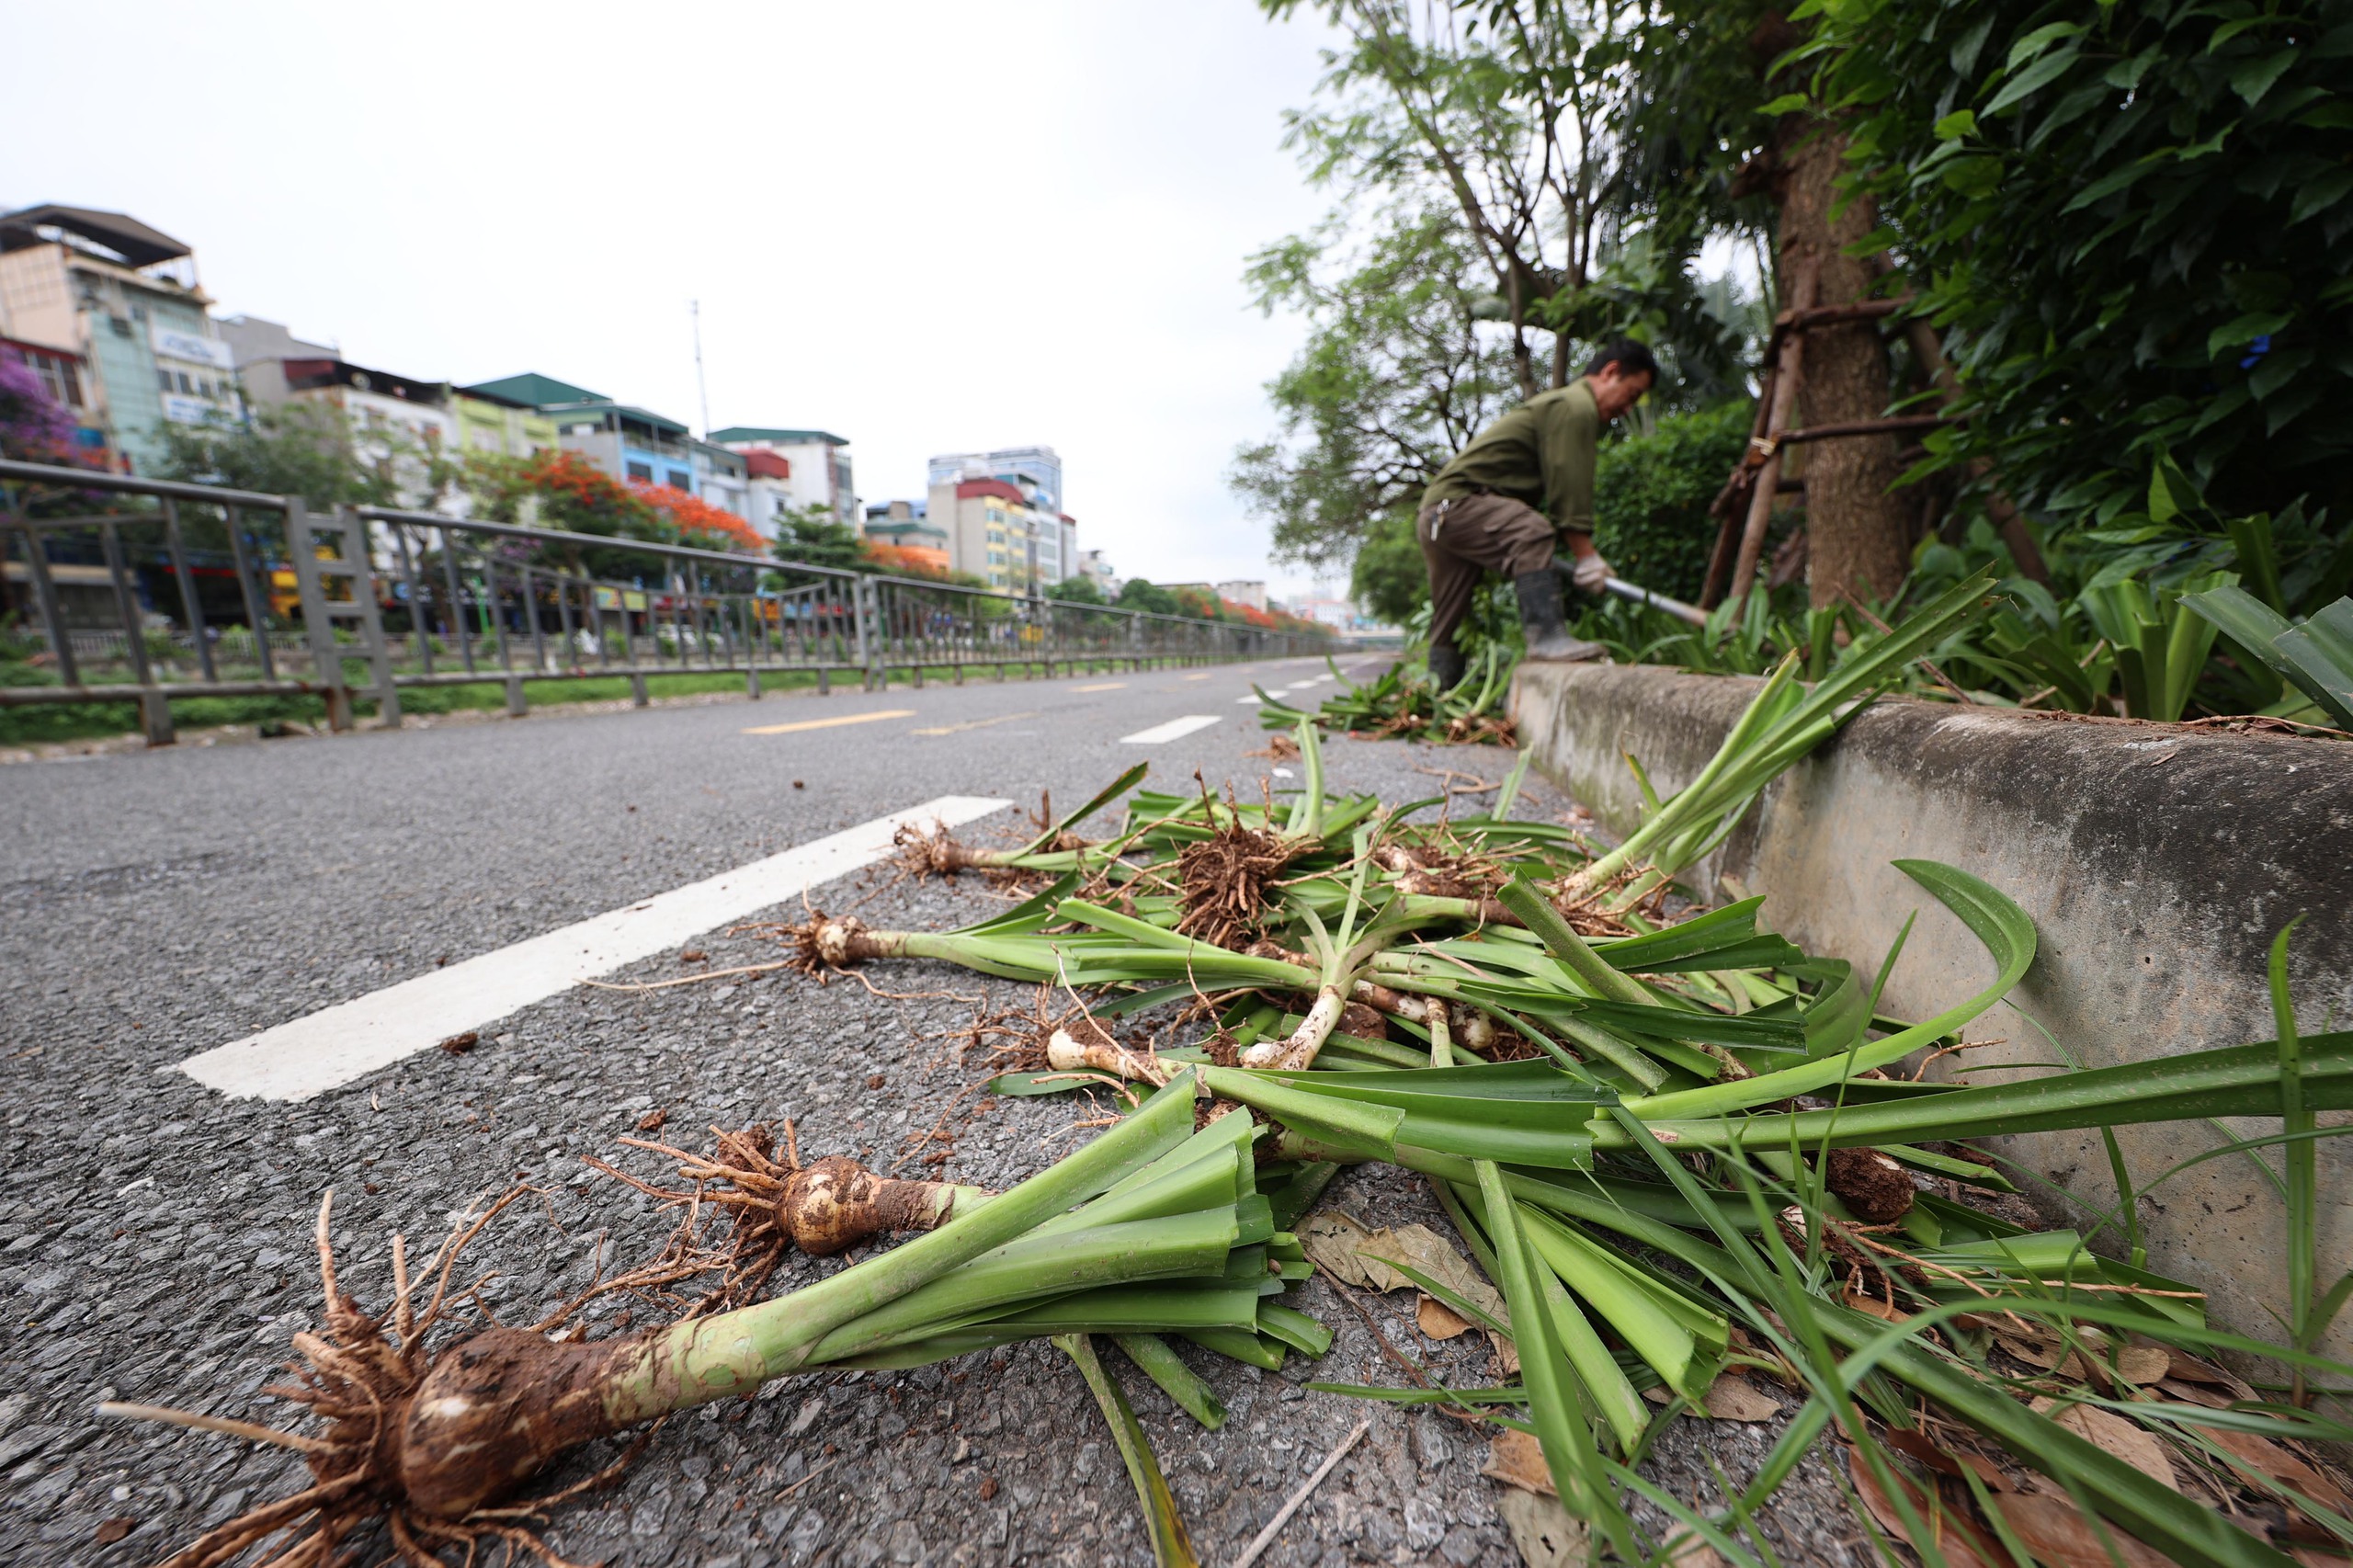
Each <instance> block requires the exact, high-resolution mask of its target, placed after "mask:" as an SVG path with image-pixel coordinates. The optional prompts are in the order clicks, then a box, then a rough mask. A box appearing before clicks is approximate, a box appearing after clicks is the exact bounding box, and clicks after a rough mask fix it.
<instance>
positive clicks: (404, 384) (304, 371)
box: [279, 359, 443, 405]
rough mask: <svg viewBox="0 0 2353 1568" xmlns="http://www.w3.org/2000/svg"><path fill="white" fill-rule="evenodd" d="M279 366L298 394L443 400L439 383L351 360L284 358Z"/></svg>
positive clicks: (425, 401) (438, 401)
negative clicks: (347, 391) (337, 390)
mask: <svg viewBox="0 0 2353 1568" xmlns="http://www.w3.org/2000/svg"><path fill="white" fill-rule="evenodd" d="M279 364H280V365H281V366H282V367H283V369H284V370H285V374H286V384H287V385H288V386H289V387H290V388H292V389H293V390H294V391H296V392H309V391H311V390H312V389H313V388H315V387H349V388H351V389H352V391H354V392H374V393H376V394H377V395H378V396H380V397H394V398H399V399H400V400H401V401H403V402H404V403H433V404H437V405H438V403H440V402H441V401H442V397H443V388H442V385H441V383H440V382H438V381H418V380H416V379H415V377H413V376H395V375H393V374H392V372H391V371H390V370H370V369H366V368H365V367H363V366H359V365H355V364H352V363H351V362H350V361H349V360H347V359H284V360H280V361H279Z"/></svg>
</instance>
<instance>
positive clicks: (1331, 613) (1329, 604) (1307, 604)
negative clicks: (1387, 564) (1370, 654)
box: [1281, 594, 1388, 631]
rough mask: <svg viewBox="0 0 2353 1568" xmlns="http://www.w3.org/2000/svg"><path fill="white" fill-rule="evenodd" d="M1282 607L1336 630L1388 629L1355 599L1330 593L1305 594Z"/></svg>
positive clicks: (1305, 618)
mask: <svg viewBox="0 0 2353 1568" xmlns="http://www.w3.org/2000/svg"><path fill="white" fill-rule="evenodd" d="M1281 608H1284V609H1285V610H1288V611H1289V612H1290V613H1291V614H1292V615H1295V616H1298V617H1299V618H1301V619H1303V620H1312V621H1314V622H1316V623H1317V624H1319V625H1322V626H1328V627H1330V628H1331V629H1332V630H1333V631H1386V630H1388V628H1385V627H1382V626H1381V625H1380V624H1379V623H1378V622H1377V621H1375V620H1374V619H1372V618H1371V617H1370V616H1368V615H1366V614H1365V613H1364V611H1363V610H1361V609H1359V608H1357V604H1356V601H1355V600H1353V599H1344V598H1340V597H1336V596H1334V595H1330V594H1303V595H1302V596H1301V597H1298V598H1295V599H1293V600H1291V601H1290V603H1289V604H1287V605H1284V606H1282V607H1281Z"/></svg>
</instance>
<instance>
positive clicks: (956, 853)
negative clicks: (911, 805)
mask: <svg viewBox="0 0 2353 1568" xmlns="http://www.w3.org/2000/svg"><path fill="white" fill-rule="evenodd" d="M891 842H892V845H893V846H896V848H897V849H898V852H899V853H898V863H899V868H900V869H902V870H904V871H905V872H906V873H907V874H908V875H910V876H913V877H915V878H916V879H917V880H918V881H920V880H921V879H922V878H925V877H952V876H954V875H956V873H957V872H959V871H966V870H971V869H972V868H974V867H976V866H980V865H983V864H984V863H985V857H986V851H983V850H979V849H972V848H969V847H967V846H964V845H962V844H961V843H959V842H957V840H956V837H955V835H953V834H950V833H949V831H948V829H947V828H946V827H945V826H943V825H939V824H934V825H933V826H932V827H931V828H929V829H925V828H920V827H916V826H915V825H914V824H912V823H911V824H907V825H905V826H904V827H902V828H900V829H899V831H898V832H896V833H894V834H892V835H891Z"/></svg>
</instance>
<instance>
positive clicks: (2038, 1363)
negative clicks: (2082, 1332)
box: [1995, 1334, 2084, 1378]
mask: <svg viewBox="0 0 2353 1568" xmlns="http://www.w3.org/2000/svg"><path fill="white" fill-rule="evenodd" d="M1995 1338H1996V1339H1998V1340H2000V1341H2001V1345H2002V1348H2003V1349H2005V1350H2006V1351H2008V1352H2009V1353H2010V1354H2011V1355H2013V1356H2015V1357H2017V1358H2018V1359H2019V1360H2021V1361H2024V1362H2025V1363H2026V1364H2027V1365H2028V1366H2029V1367H2040V1368H2041V1369H2043V1370H2045V1371H2047V1372H2049V1373H2051V1374H2052V1376H2054V1377H2061V1378H2080V1377H2082V1376H2083V1375H2084V1358H2082V1357H2081V1356H2078V1355H2076V1354H2075V1352H2074V1351H2073V1350H2070V1349H2068V1348H2067V1347H2066V1346H2064V1345H2063V1344H2062V1343H2061V1342H2060V1341H2058V1340H2056V1339H2028V1338H2026V1337H2024V1336H2023V1335H2015V1334H1997V1335H1995Z"/></svg>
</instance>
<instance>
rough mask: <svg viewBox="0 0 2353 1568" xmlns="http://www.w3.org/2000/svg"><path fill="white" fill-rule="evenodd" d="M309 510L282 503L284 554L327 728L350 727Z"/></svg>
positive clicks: (346, 692)
mask: <svg viewBox="0 0 2353 1568" xmlns="http://www.w3.org/2000/svg"><path fill="white" fill-rule="evenodd" d="M311 529H312V523H311V511H310V508H309V507H307V506H303V505H302V503H301V500H300V499H299V498H297V499H290V500H289V501H288V502H287V503H286V553H287V555H288V556H289V557H290V563H291V564H292V566H293V568H294V596H295V598H296V600H297V602H299V603H300V604H301V608H302V635H303V636H304V638H306V639H307V640H308V641H309V642H310V644H311V663H312V665H313V668H314V670H315V671H316V673H317V676H318V681H319V685H320V686H321V687H324V691H323V693H322V695H324V698H325V699H326V705H327V728H328V729H330V730H334V731H336V732H338V733H339V732H342V731H345V730H348V729H350V728H351V689H350V687H347V686H345V685H344V684H343V653H342V651H341V650H340V649H338V648H337V647H336V646H335V623H334V622H333V621H332V620H330V619H328V616H327V597H326V593H325V591H324V589H323V588H322V587H321V586H320V584H319V557H318V548H319V546H318V540H316V539H315V538H314V537H313V534H312V531H311Z"/></svg>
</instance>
